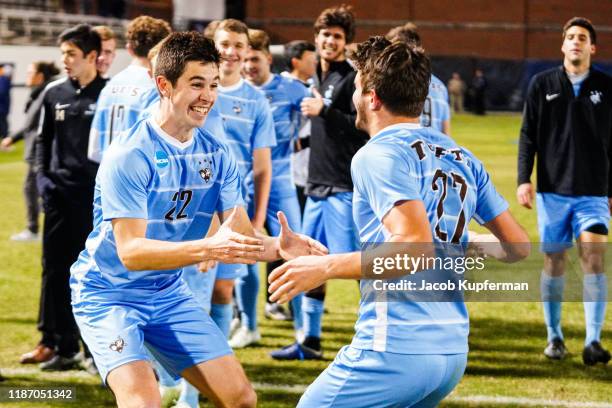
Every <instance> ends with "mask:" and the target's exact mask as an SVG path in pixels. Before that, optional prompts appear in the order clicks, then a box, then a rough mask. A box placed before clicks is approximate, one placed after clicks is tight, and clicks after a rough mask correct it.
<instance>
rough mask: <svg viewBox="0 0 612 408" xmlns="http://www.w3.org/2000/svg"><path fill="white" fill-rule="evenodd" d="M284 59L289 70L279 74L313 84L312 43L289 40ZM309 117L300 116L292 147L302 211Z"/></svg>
mask: <svg viewBox="0 0 612 408" xmlns="http://www.w3.org/2000/svg"><path fill="white" fill-rule="evenodd" d="M285 59H286V60H287V67H288V69H289V71H283V72H282V73H281V75H284V76H287V77H290V78H293V79H297V80H298V81H300V82H301V83H302V84H303V85H304V86H305V87H308V88H309V87H310V86H311V85H312V84H313V78H314V75H315V73H316V72H317V49H316V47H315V45H314V44H313V43H309V42H308V41H301V40H297V41H291V42H289V43H287V44H286V45H285ZM311 128H312V126H311V123H310V119H308V118H307V117H306V116H302V120H301V125H300V130H299V132H298V137H297V138H296V139H295V145H294V149H293V155H292V156H291V160H292V163H291V165H292V169H293V182H294V183H295V187H296V190H297V195H298V201H299V202H300V210H301V211H302V214H303V213H304V207H305V206H306V194H305V193H304V190H305V189H306V183H307V181H308V160H309V157H310V132H311Z"/></svg>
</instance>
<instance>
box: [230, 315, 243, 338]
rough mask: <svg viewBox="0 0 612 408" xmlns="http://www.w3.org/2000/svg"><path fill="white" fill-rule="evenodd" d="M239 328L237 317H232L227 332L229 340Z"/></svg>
mask: <svg viewBox="0 0 612 408" xmlns="http://www.w3.org/2000/svg"><path fill="white" fill-rule="evenodd" d="M240 327H242V326H241V325H240V319H239V318H237V317H234V318H233V319H232V321H231V322H230V332H229V338H230V339H231V338H232V337H234V334H236V332H237V331H238V329H239V328H240Z"/></svg>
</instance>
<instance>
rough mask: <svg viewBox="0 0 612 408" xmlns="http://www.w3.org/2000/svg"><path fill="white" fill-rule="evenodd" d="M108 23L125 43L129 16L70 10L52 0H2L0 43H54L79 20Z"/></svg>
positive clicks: (78, 22) (119, 40)
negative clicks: (108, 15) (127, 17)
mask: <svg viewBox="0 0 612 408" xmlns="http://www.w3.org/2000/svg"><path fill="white" fill-rule="evenodd" d="M80 23H88V24H91V25H107V26H109V27H110V28H111V29H112V30H113V31H114V32H115V33H116V34H117V36H118V38H117V40H118V43H119V44H118V45H119V46H120V47H121V46H123V42H124V40H123V33H124V31H125V25H126V24H127V20H123V19H117V18H109V17H100V16H96V15H86V14H68V13H65V12H63V11H61V9H60V6H59V3H58V2H57V1H51V0H34V1H18V0H12V1H11V0H9V1H5V0H0V44H3V45H8V44H11V45H20V44H29V45H32V44H36V45H55V44H56V41H57V37H58V35H59V34H60V33H61V32H62V31H64V30H65V29H66V28H69V27H72V26H74V25H76V24H80Z"/></svg>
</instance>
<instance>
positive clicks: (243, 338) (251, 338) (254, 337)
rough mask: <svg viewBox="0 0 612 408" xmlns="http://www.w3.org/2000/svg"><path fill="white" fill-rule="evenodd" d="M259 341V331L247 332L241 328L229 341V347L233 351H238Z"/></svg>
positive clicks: (244, 328) (247, 330)
mask: <svg viewBox="0 0 612 408" xmlns="http://www.w3.org/2000/svg"><path fill="white" fill-rule="evenodd" d="M260 340H261V334H259V330H249V329H248V328H247V327H245V326H241V327H240V328H239V329H238V330H236V333H234V335H233V336H232V338H231V339H230V341H229V345H230V347H231V348H233V349H237V348H238V349H239V348H245V347H247V346H250V345H251V344H255V343H257V342H259V341H260Z"/></svg>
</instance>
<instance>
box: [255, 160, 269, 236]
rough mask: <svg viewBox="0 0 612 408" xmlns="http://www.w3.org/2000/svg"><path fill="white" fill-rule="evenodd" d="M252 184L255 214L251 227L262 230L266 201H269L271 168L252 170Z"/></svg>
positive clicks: (266, 208) (264, 167) (263, 167)
mask: <svg viewBox="0 0 612 408" xmlns="http://www.w3.org/2000/svg"><path fill="white" fill-rule="evenodd" d="M253 183H254V187H255V212H254V214H253V219H252V222H253V226H254V227H255V228H256V229H259V228H262V227H263V225H264V223H265V221H266V212H267V210H268V200H269V199H270V186H271V184H272V166H265V165H264V166H261V168H254V169H253Z"/></svg>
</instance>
